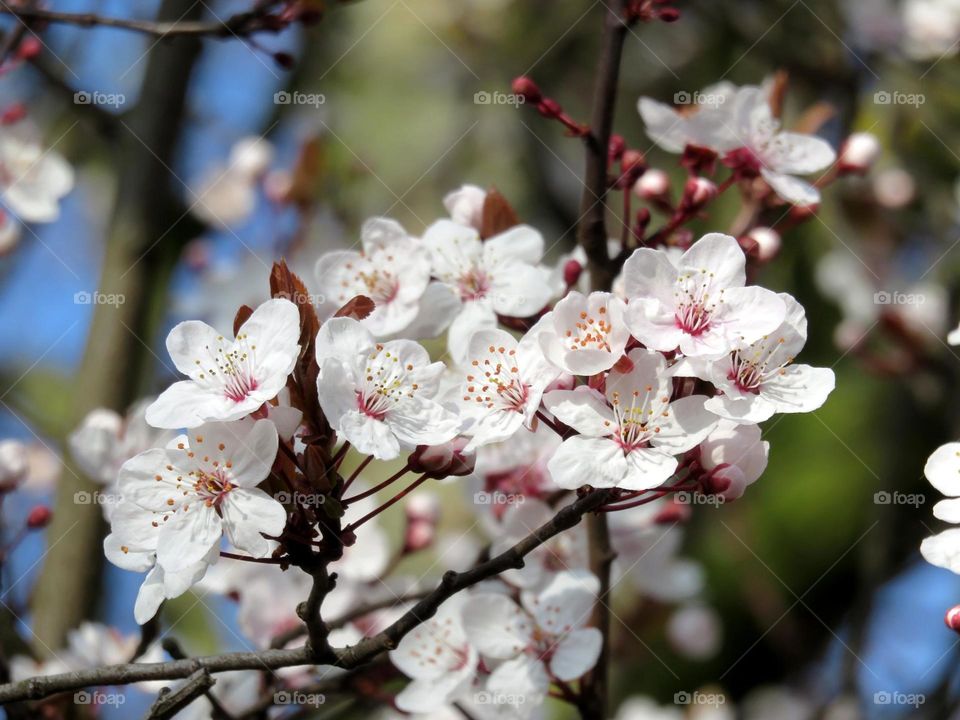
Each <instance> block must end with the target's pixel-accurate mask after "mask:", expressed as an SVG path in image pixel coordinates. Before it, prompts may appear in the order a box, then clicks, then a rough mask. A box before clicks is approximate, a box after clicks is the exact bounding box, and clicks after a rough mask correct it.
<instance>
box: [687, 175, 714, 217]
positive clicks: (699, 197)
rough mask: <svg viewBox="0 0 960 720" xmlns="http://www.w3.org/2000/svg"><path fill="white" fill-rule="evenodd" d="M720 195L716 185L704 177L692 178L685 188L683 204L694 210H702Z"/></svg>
mask: <svg viewBox="0 0 960 720" xmlns="http://www.w3.org/2000/svg"><path fill="white" fill-rule="evenodd" d="M717 194H718V190H717V185H716V183H714V182H712V181H711V180H707V179H706V178H702V177H692V178H690V179H689V180H687V184H686V185H685V186H684V188H683V204H684V205H686V207H687V208H689V209H691V210H693V209H696V208H701V207H703V206H704V205H706V204H707V203H708V202H710V201H711V200H713V199H714V198H715V197H716V196H717Z"/></svg>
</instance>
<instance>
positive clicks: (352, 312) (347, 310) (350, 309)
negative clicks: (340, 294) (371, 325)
mask: <svg viewBox="0 0 960 720" xmlns="http://www.w3.org/2000/svg"><path fill="white" fill-rule="evenodd" d="M376 306H377V305H376V303H375V302H373V300H371V299H370V298H368V297H367V296H366V295H357V296H355V297H353V298H351V299H350V300H348V301H347V303H346V305H344V306H343V307H342V308H340V309H339V310H337V312H335V313H334V314H333V316H334V317H350V318H353V319H354V320H363V319H364V318H365V317H367V315H369V314H370V313H372V312H373V309H374V308H375V307H376Z"/></svg>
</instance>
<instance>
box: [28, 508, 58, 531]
mask: <svg viewBox="0 0 960 720" xmlns="http://www.w3.org/2000/svg"><path fill="white" fill-rule="evenodd" d="M52 519H53V511H52V510H51V509H50V508H48V507H47V506H46V505H37V506H36V507H35V508H33V509H32V510H31V511H30V514H29V515H27V527H28V528H30V529H31V530H39V529H40V528H44V527H46V526H47V525H49V524H50V520H52Z"/></svg>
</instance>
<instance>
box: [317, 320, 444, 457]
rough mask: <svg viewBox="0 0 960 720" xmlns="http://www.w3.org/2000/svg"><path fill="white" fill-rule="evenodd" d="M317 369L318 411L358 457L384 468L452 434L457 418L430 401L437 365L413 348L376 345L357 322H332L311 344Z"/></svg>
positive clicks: (403, 344) (407, 343)
mask: <svg viewBox="0 0 960 720" xmlns="http://www.w3.org/2000/svg"><path fill="white" fill-rule="evenodd" d="M317 362H318V363H319V365H320V376H319V378H318V381H317V392H318V396H319V399H320V406H321V407H322V408H323V412H324V414H325V415H326V416H327V419H328V420H329V421H330V424H331V425H332V426H333V427H334V428H335V429H336V430H337V432H338V433H339V434H340V435H341V436H342V437H343V438H344V439H345V440H348V441H349V442H350V443H351V444H352V445H353V447H355V448H356V449H357V450H358V451H359V452H362V453H366V454H370V455H373V456H374V457H376V458H378V459H380V460H389V459H391V458H395V457H397V456H398V455H399V454H400V450H401V448H405V449H413V448H414V447H416V446H417V445H439V444H441V443H444V442H446V441H448V440H450V439H452V438H453V437H454V436H455V435H456V434H457V433H458V431H459V430H460V418H459V417H457V415H456V414H455V413H453V412H451V411H450V410H448V409H446V408H445V407H444V406H443V405H441V404H440V403H439V402H437V401H436V400H435V399H434V398H435V397H436V395H437V391H438V388H439V382H440V376H441V374H442V373H443V370H444V365H443V363H441V362H430V356H429V355H428V354H427V351H426V350H425V349H424V348H423V347H422V346H421V345H419V344H417V343H415V342H412V341H410V340H390V341H387V342H383V343H380V342H377V341H376V340H375V339H374V338H373V335H371V334H370V331H369V330H367V329H366V328H364V327H363V326H362V325H361V324H360V323H359V322H358V321H356V320H353V319H352V318H333V319H331V320H328V321H327V322H326V323H324V324H323V326H322V327H321V328H320V333H319V335H318V336H317Z"/></svg>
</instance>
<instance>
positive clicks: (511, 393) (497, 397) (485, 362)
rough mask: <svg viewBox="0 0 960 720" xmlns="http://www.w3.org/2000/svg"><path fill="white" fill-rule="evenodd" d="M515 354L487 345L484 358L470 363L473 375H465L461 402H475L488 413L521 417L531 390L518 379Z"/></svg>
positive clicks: (514, 352)
mask: <svg viewBox="0 0 960 720" xmlns="http://www.w3.org/2000/svg"><path fill="white" fill-rule="evenodd" d="M516 355H517V351H516V350H515V349H511V350H509V351H508V350H507V349H506V348H505V347H503V346H500V347H496V346H494V345H490V346H488V347H487V352H486V354H485V355H483V356H481V357H480V358H477V359H475V360H473V361H472V362H471V365H473V367H475V368H476V371H475V373H482V375H480V374H470V375H467V385H466V389H465V391H464V395H463V400H464V402H474V403H476V404H477V405H478V406H480V407H486V408H487V409H488V410H506V411H512V412H518V413H522V412H523V409H524V407H525V406H526V404H527V397H528V396H529V394H530V386H529V385H527V384H526V383H524V382H523V380H522V379H521V377H520V368H519V367H517V359H516Z"/></svg>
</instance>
